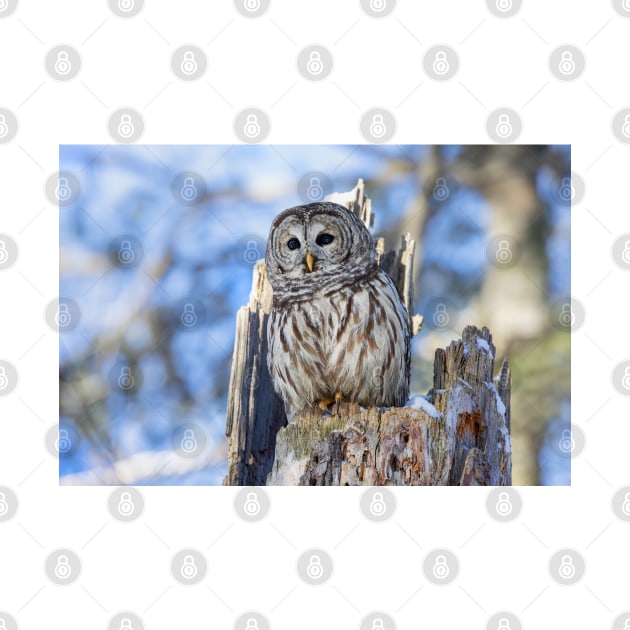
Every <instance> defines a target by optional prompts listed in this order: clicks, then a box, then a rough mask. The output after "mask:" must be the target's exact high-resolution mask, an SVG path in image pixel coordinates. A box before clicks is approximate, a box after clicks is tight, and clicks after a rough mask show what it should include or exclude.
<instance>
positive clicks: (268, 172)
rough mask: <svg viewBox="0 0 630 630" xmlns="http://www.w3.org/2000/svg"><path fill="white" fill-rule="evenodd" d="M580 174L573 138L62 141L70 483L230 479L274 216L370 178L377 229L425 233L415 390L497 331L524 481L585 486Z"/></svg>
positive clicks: (62, 356)
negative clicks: (237, 405) (577, 360)
mask: <svg viewBox="0 0 630 630" xmlns="http://www.w3.org/2000/svg"><path fill="white" fill-rule="evenodd" d="M570 170H571V162H570V147H568V146H543V145H540V146H513V145H511V146H456V145H450V146H415V145H405V146H390V145H388V146H385V145H381V146H378V145H369V146H368V145H361V146H298V145H295V146H258V145H251V146H250V145H238V146H139V145H138V146H75V145H72V146H62V147H61V148H60V176H59V181H58V187H57V190H56V194H57V195H58V197H59V204H60V298H59V308H58V315H57V319H58V324H59V330H60V342H59V343H60V347H59V361H60V392H59V394H60V403H59V404H60V436H59V451H60V482H61V483H62V484H103V483H118V484H135V485H143V484H153V485H167V484H174V485H182V484H203V485H211V484H220V483H221V481H222V479H223V477H224V475H225V472H226V461H225V453H226V438H225V433H224V431H225V410H226V404H227V400H226V398H227V387H228V379H229V372H230V362H231V355H232V347H233V335H234V322H235V315H236V311H237V309H238V308H239V307H240V306H242V305H243V304H245V303H246V302H247V300H248V296H249V291H250V288H251V274H252V265H253V263H254V262H255V261H256V260H257V259H259V258H262V257H263V256H264V252H265V245H266V238H267V234H268V230H269V226H270V223H271V221H272V219H273V217H274V216H275V215H276V214H277V213H278V212H280V211H281V210H283V209H285V208H287V207H290V206H293V205H298V204H301V203H308V202H310V201H316V200H318V199H320V198H322V197H323V196H324V195H325V194H328V193H330V192H333V191H335V192H344V191H347V190H350V189H351V188H353V187H354V185H355V184H356V181H357V179H358V178H359V177H360V178H363V179H364V180H365V182H366V191H367V194H368V195H369V196H370V198H371V199H372V206H373V209H374V211H375V214H376V221H375V226H374V231H373V234H374V235H375V236H383V237H385V246H386V249H389V248H392V247H395V246H397V245H398V243H399V238H400V235H401V234H402V233H403V232H410V233H411V235H412V237H413V238H415V239H416V243H417V249H416V270H415V271H416V276H415V294H416V309H415V312H417V313H421V314H422V315H424V325H423V328H422V330H421V332H420V333H419V334H418V335H417V336H416V337H415V338H414V341H413V376H412V384H411V391H412V393H414V394H425V393H426V392H427V390H428V389H429V388H430V386H431V379H432V362H433V354H434V351H435V348H437V347H440V346H445V345H447V344H448V343H450V341H451V340H453V339H456V338H458V337H459V336H460V335H461V331H462V329H463V328H464V326H465V325H466V324H475V325H477V326H479V327H481V326H488V327H489V328H490V331H491V332H492V335H493V338H494V343H495V345H496V347H497V357H496V361H495V370H498V369H499V367H500V362H501V360H502V358H503V357H504V356H508V357H509V360H510V365H511V368H512V439H513V441H512V448H513V480H514V484H515V485H538V484H544V485H551V484H569V483H570V461H571V460H570V441H571V433H570V428H571V416H570V370H571V360H570V359H571V352H570V349H571V344H570V330H571V320H572V318H573V317H574V313H573V311H572V309H571V300H570V211H571V197H572V194H573V188H572V184H571V180H570V175H571V173H570ZM185 439H194V440H196V441H197V442H201V444H200V448H199V449H196V451H195V453H196V455H195V457H194V458H191V457H186V456H185V453H183V454H182V450H181V448H180V447H179V445H180V444H181V442H182V440H185Z"/></svg>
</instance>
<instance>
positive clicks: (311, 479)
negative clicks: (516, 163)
mask: <svg viewBox="0 0 630 630" xmlns="http://www.w3.org/2000/svg"><path fill="white" fill-rule="evenodd" d="M327 200H330V201H335V202H337V203H341V204H343V205H345V206H346V207H348V208H349V209H350V210H352V211H353V212H356V213H357V214H358V216H359V217H360V218H361V219H362V221H363V222H364V223H365V225H366V226H367V227H368V228H370V227H371V226H372V225H373V222H374V214H373V212H372V207H371V203H370V200H369V199H368V198H367V197H366V195H365V187H364V184H363V181H362V180H359V181H358V183H357V186H356V187H355V188H354V189H353V190H352V191H350V192H349V193H343V194H338V193H335V194H333V195H330V196H329V197H327ZM414 249H415V242H414V240H413V239H411V237H410V235H409V234H405V235H403V237H402V239H401V247H400V248H399V249H397V250H392V251H389V252H387V253H385V252H384V243H383V240H382V239H379V240H377V241H376V250H377V255H378V260H379V264H380V265H381V266H382V268H383V269H384V270H385V271H386V272H387V273H388V274H389V275H390V276H391V278H392V279H393V280H394V283H395V285H396V287H397V289H398V292H399V294H400V296H401V299H402V300H403V303H404V304H405V306H406V307H407V312H408V313H409V314H410V317H409V320H410V325H411V329H412V331H413V333H414V334H415V333H417V332H418V330H419V329H420V327H421V324H422V317H421V316H420V315H413V316H412V315H411V314H412V313H413V304H414V296H413V282H412V277H413V256H414ZM271 296H272V290H271V286H270V285H269V282H268V281H267V278H266V274H265V265H264V262H263V261H258V262H257V263H256V265H255V266H254V278H253V284H252V292H251V295H250V301H249V304H248V305H247V306H244V307H242V308H241V309H240V310H239V312H238V314H237V322H236V338H235V343H234V354H233V360H232V373H231V376H230V387H229V394H228V412H227V424H226V435H227V436H228V474H227V477H226V478H225V480H224V483H225V484H226V485H264V484H273V485H298V484H300V485H403V484H407V485H444V484H455V485H456V484H465V485H484V484H496V485H504V484H509V483H511V451H510V436H509V392H510V376H509V368H508V366H507V362H504V364H503V368H502V371H501V375H500V377H499V378H498V383H497V385H496V386H495V384H494V383H493V380H492V372H493V364H494V363H493V362H494V352H495V349H494V346H493V345H492V339H491V336H490V334H489V332H488V330H487V329H483V330H482V331H479V330H477V329H476V328H474V327H467V328H466V329H465V330H464V334H463V336H462V340H460V341H455V342H453V343H451V345H450V346H449V347H448V348H447V349H446V350H442V349H440V350H437V351H436V356H435V366H434V387H433V389H432V390H431V391H430V392H429V394H428V395H427V396H426V397H424V398H422V397H416V399H415V401H416V404H415V405H414V407H415V408H414V407H403V408H391V409H380V408H375V407H372V408H369V409H366V410H363V409H360V408H359V406H358V405H356V404H350V403H342V404H341V405H340V407H339V408H338V409H335V410H334V411H333V414H332V415H330V416H328V417H322V413H321V412H320V411H319V410H317V411H315V410H313V411H311V412H310V413H308V414H305V415H304V416H303V417H302V418H300V419H299V420H298V421H297V422H296V423H295V424H291V425H288V426H287V425H286V417H285V414H284V409H283V404H282V401H281V400H280V398H279V397H278V396H277V395H276V394H275V392H274V390H273V385H272V383H271V377H270V375H269V372H268V370H267V365H266V363H267V334H266V329H267V320H268V317H269V312H270V309H271Z"/></svg>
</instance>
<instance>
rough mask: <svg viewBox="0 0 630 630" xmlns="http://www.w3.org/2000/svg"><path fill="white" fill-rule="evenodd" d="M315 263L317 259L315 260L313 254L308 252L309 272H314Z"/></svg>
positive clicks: (307, 264)
mask: <svg viewBox="0 0 630 630" xmlns="http://www.w3.org/2000/svg"><path fill="white" fill-rule="evenodd" d="M314 263H315V259H314V258H313V254H311V252H306V266H307V267H308V270H309V271H313V264H314Z"/></svg>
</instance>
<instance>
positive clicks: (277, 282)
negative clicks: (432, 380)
mask: <svg viewBox="0 0 630 630" xmlns="http://www.w3.org/2000/svg"><path fill="white" fill-rule="evenodd" d="M265 262H266V266H267V275H268V278H269V281H270V283H271V286H272V288H273V306H272V310H271V314H270V317H269V322H268V328H267V339H268V348H269V352H268V357H267V361H268V367H269V371H270V373H271V376H272V379H273V383H274V387H275V389H276V391H277V392H278V394H280V396H281V397H282V398H283V400H284V405H285V410H286V413H287V417H288V418H289V421H291V420H293V421H295V419H296V416H297V415H298V414H299V413H300V412H301V411H303V410H304V409H305V408H312V407H316V406H318V405H319V407H321V408H322V409H325V408H326V407H327V406H329V405H330V404H332V403H333V402H335V401H337V402H338V401H340V400H344V401H349V402H356V403H359V404H360V405H362V406H364V407H367V406H370V405H378V406H402V405H404V403H405V402H406V400H407V398H408V394H409V372H410V328H409V319H408V315H407V311H406V309H405V307H404V305H403V303H402V302H401V300H400V297H399V295H398V291H397V290H396V287H395V285H394V283H393V281H392V280H391V278H390V277H389V276H388V275H387V274H386V273H385V272H384V271H383V270H382V269H381V268H380V267H379V266H378V264H377V262H376V250H375V246H374V242H373V240H372V237H371V236H370V233H369V232H368V230H367V228H366V227H365V225H364V224H363V222H362V221H361V220H360V219H359V217H358V216H357V215H356V214H354V213H353V212H351V211H349V210H347V209H346V208H344V207H343V206H340V205H339V204H336V203H329V202H321V203H311V204H308V205H304V206H296V207H294V208H289V209H288V210H285V211H284V212H282V213H281V214H279V215H278V216H277V217H276V218H275V219H274V221H273V223H272V225H271V230H270V233H269V240H268V242H267V252H266V257H265Z"/></svg>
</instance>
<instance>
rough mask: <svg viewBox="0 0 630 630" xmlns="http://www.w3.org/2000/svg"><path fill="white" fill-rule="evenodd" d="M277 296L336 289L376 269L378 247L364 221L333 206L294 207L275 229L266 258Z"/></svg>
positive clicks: (269, 275) (282, 217) (268, 272)
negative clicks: (282, 293) (347, 280)
mask: <svg viewBox="0 0 630 630" xmlns="http://www.w3.org/2000/svg"><path fill="white" fill-rule="evenodd" d="M265 262H266V265H267V276H268V278H269V281H270V282H271V286H272V288H273V290H274V295H276V293H277V292H280V293H281V292H283V291H288V292H291V293H294V294H295V293H296V292H299V291H302V292H306V293H308V292H309V289H314V288H319V289H321V288H326V287H327V286H328V287H331V288H332V287H335V286H338V285H339V282H340V281H341V280H343V279H344V278H346V279H347V278H349V279H354V280H357V279H360V278H361V277H362V276H363V275H367V274H369V273H372V272H373V271H374V269H376V251H375V247H374V241H373V240H372V237H371V235H370V233H369V232H368V230H367V228H366V227H365V225H364V224H363V222H362V221H361V219H359V217H358V216H357V215H356V214H354V212H351V211H350V210H348V209H347V208H344V207H343V206H341V205H339V204H337V203H331V202H318V203H309V204H307V205H304V206H295V207H294V208H289V209H288V210H285V211H284V212H282V213H280V214H279V215H278V216H277V217H276V218H275V219H274V221H273V223H272V224H271V230H270V232H269V240H268V241H267V253H266V256H265Z"/></svg>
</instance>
